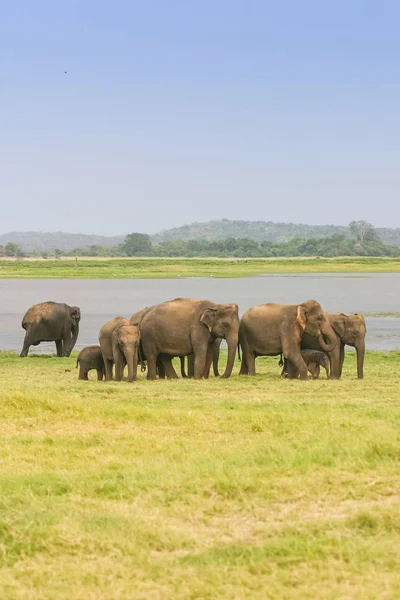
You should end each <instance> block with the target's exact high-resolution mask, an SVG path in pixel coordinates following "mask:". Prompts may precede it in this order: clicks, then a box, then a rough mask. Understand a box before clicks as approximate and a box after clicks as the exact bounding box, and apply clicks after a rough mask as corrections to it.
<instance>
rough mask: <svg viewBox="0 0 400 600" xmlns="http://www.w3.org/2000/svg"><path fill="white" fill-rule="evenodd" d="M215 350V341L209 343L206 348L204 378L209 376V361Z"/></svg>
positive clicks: (210, 361)
mask: <svg viewBox="0 0 400 600" xmlns="http://www.w3.org/2000/svg"><path fill="white" fill-rule="evenodd" d="M214 352H215V342H214V343H213V344H209V345H208V348H207V356H206V364H205V365H204V374H203V376H204V379H208V378H209V376H210V369H211V363H212V361H213V357H214Z"/></svg>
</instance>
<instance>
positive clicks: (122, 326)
mask: <svg viewBox="0 0 400 600" xmlns="http://www.w3.org/2000/svg"><path fill="white" fill-rule="evenodd" d="M99 342H100V348H101V352H102V354H103V359H104V366H105V371H106V381H110V380H111V379H112V369H113V364H115V380H116V381H122V378H123V375H124V367H125V365H128V381H136V377H137V365H138V353H139V343H140V332H139V328H138V327H137V326H136V325H131V324H130V322H129V320H128V319H125V318H124V317H115V319H112V320H111V321H108V323H106V324H105V325H103V327H102V328H101V329H100V333H99Z"/></svg>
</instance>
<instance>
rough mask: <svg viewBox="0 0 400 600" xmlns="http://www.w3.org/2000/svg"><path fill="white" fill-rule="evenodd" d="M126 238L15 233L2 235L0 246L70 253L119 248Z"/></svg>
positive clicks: (32, 232)
mask: <svg viewBox="0 0 400 600" xmlns="http://www.w3.org/2000/svg"><path fill="white" fill-rule="evenodd" d="M124 239H125V236H124V235H121V236H115V237H106V236H103V235H85V234H84V233H63V232H62V231H57V232H53V233H44V232H41V231H25V232H18V231H13V232H11V233H3V234H2V235H0V246H5V245H6V244H7V243H8V242H15V243H16V244H18V245H19V246H20V247H21V248H22V250H24V252H32V251H34V250H36V251H37V252H52V251H53V250H56V249H57V248H58V249H59V250H62V251H65V252H69V251H71V250H74V248H89V246H106V247H107V248H109V247H111V246H118V245H119V244H122V242H123V241H124Z"/></svg>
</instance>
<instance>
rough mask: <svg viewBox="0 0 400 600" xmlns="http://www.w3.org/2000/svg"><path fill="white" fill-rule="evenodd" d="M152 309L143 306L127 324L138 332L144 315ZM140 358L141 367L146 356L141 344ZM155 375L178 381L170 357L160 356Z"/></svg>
mask: <svg viewBox="0 0 400 600" xmlns="http://www.w3.org/2000/svg"><path fill="white" fill-rule="evenodd" d="M152 308H153V307H152V306H145V307H144V308H142V309H141V310H138V311H137V312H135V313H133V315H132V316H131V318H130V319H129V323H130V324H131V325H136V326H137V327H139V330H140V323H141V321H142V319H143V317H144V315H147V313H148V312H149V311H150V310H151V309H152ZM140 357H141V361H142V365H143V364H144V361H145V360H146V356H145V354H144V351H143V345H142V344H140ZM157 374H158V376H159V378H160V379H165V378H166V377H168V378H169V379H178V375H177V374H176V371H175V369H174V366H173V364H172V359H171V357H170V356H160V357H159V358H158V359H157Z"/></svg>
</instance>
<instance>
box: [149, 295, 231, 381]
mask: <svg viewBox="0 0 400 600" xmlns="http://www.w3.org/2000/svg"><path fill="white" fill-rule="evenodd" d="M238 330H239V314H238V306H237V304H215V303H214V302H210V301H209V300H195V299H193V298H175V299H174V300H169V301H168V302H163V303H162V304H158V305H156V306H153V307H152V308H151V309H150V310H149V311H148V312H147V313H146V314H145V315H144V316H143V318H142V320H141V322H140V332H141V335H142V345H143V350H144V354H145V356H146V358H147V364H148V373H147V378H148V379H155V378H156V363H157V359H158V358H159V357H160V356H165V355H167V356H169V357H173V356H188V355H190V354H194V377H195V379H200V378H201V377H203V375H204V372H205V370H206V369H207V365H208V364H211V361H212V352H213V345H214V340H215V339H216V338H224V339H226V341H227V343H228V361H227V365H226V369H225V372H224V374H223V375H222V377H229V376H230V374H231V373H232V368H233V363H234V360H235V355H236V347H237V342H238Z"/></svg>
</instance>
